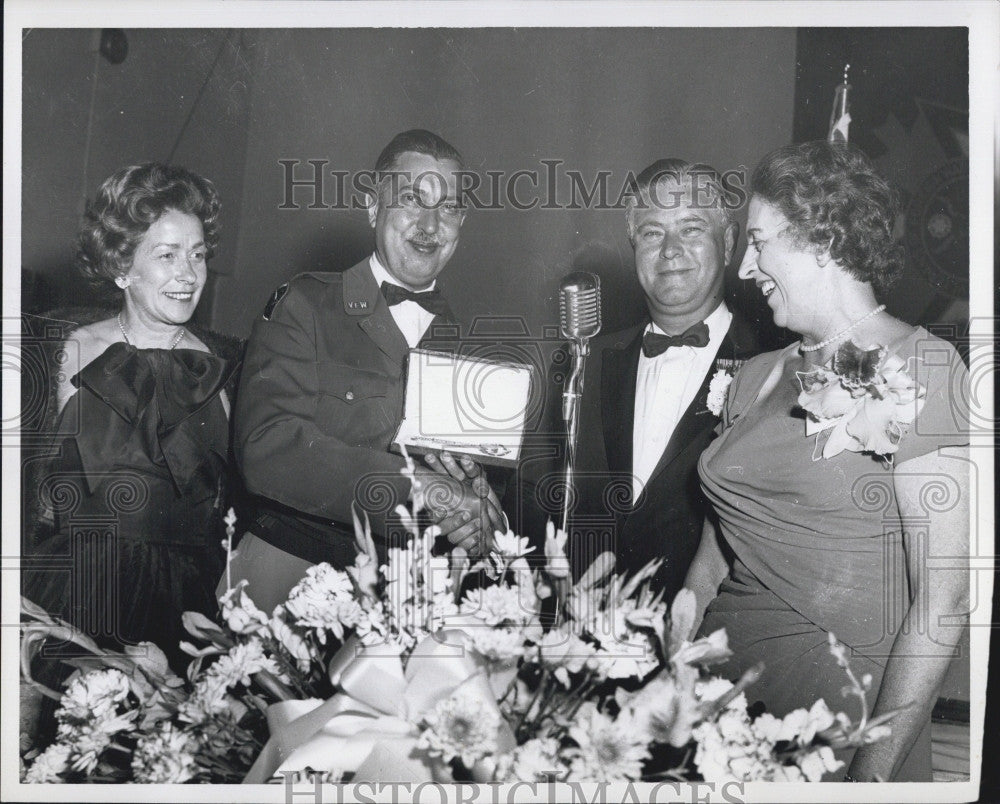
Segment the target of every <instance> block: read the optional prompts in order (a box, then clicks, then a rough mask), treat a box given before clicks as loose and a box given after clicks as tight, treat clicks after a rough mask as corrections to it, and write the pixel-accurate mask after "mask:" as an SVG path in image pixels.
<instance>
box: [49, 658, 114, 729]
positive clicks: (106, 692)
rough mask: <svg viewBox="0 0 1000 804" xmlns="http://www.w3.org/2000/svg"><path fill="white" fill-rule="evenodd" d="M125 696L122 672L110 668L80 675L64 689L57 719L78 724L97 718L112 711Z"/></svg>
mask: <svg viewBox="0 0 1000 804" xmlns="http://www.w3.org/2000/svg"><path fill="white" fill-rule="evenodd" d="M128 693H129V683H128V677H127V676H126V675H125V674H124V673H123V672H122V671H121V670H116V669H114V668H112V667H109V668H107V669H105V670H91V671H89V672H86V673H81V674H80V675H78V676H77V677H76V678H74V679H73V680H72V681H71V682H70V683H69V685H68V686H67V687H66V692H64V693H63V697H62V701H61V702H60V707H59V709H58V710H57V711H56V717H57V718H59V719H60V720H79V721H89V720H92V719H100V718H103V717H106V716H107V715H109V714H111V713H112V712H114V711H115V710H116V709H117V708H118V705H119V704H120V703H122V702H123V701H124V700H125V699H126V698H127V697H128Z"/></svg>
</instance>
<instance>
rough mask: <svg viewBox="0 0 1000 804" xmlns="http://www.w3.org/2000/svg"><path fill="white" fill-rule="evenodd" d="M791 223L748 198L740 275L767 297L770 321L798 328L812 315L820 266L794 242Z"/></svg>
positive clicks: (808, 252) (800, 329)
mask: <svg viewBox="0 0 1000 804" xmlns="http://www.w3.org/2000/svg"><path fill="white" fill-rule="evenodd" d="M790 225H791V224H790V223H789V221H788V219H787V218H786V217H785V216H784V215H783V214H782V212H781V211H780V210H779V209H778V208H777V207H774V206H772V205H771V204H768V203H767V202H766V201H763V200H761V199H760V198H758V197H757V196H754V197H753V198H751V199H750V208H749V213H748V217H747V250H746V254H744V256H743V262H742V263H741V264H740V270H739V277H740V279H746V280H750V281H752V282H754V283H756V285H757V287H758V288H760V291H761V293H763V294H764V297H765V298H766V299H767V306H768V307H770V308H771V313H772V315H773V316H774V323H775V324H776V325H777V326H779V327H787V328H788V329H791V330H794V331H796V332H800V333H801V332H802V331H803V330H802V327H804V326H806V325H807V323H808V322H809V321H812V320H814V319H815V317H816V305H817V303H818V302H820V301H821V299H820V296H821V295H822V294H821V293H820V292H819V287H820V286H819V284H818V281H819V280H820V266H819V264H818V263H817V260H816V253H815V252H813V251H810V250H807V249H805V248H803V247H802V246H799V245H797V244H796V243H795V240H794V238H793V237H792V236H791V234H790V233H788V232H786V230H787V229H788V227H789V226H790Z"/></svg>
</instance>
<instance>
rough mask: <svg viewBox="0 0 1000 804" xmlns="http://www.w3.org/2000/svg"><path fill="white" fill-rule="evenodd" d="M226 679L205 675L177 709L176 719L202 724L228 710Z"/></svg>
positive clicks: (209, 674)
mask: <svg viewBox="0 0 1000 804" xmlns="http://www.w3.org/2000/svg"><path fill="white" fill-rule="evenodd" d="M226 691H227V687H226V679H224V678H222V677H220V676H217V675H214V674H211V673H206V674H205V675H203V676H202V677H201V678H199V679H198V681H196V682H195V685H194V689H193V690H192V691H191V694H190V695H189V696H188V698H187V700H186V701H183V702H182V703H181V704H180V705H179V706H178V707H177V714H178V717H180V719H181V720H182V721H185V722H187V723H193V724H199V723H203V722H205V721H206V720H208V719H209V718H211V717H212V716H214V715H217V714H219V713H220V712H223V711H225V710H226V709H228V708H229V701H228V700H227V695H226Z"/></svg>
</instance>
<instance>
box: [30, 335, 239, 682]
mask: <svg viewBox="0 0 1000 804" xmlns="http://www.w3.org/2000/svg"><path fill="white" fill-rule="evenodd" d="M235 367H236V364H235V362H229V361H226V360H223V359H222V358H220V357H217V356H215V355H212V354H209V353H206V352H201V351H195V350H190V349H175V350H172V351H171V350H165V349H136V348H134V347H132V346H129V345H127V344H124V343H115V344H112V345H111V346H110V347H108V349H107V350H106V351H105V352H104V353H103V354H101V355H100V356H99V357H97V358H96V359H95V360H93V361H92V362H90V363H89V364H88V365H87V366H85V367H84V368H83V370H82V371H80V373H79V374H77V375H76V377H74V378H73V383H74V385H76V387H77V388H79V391H78V393H76V394H74V395H73V396H72V397H70V399H69V400H68V401H67V403H66V405H65V407H64V409H63V410H62V412H61V414H60V415H59V418H58V421H57V425H56V433H57V439H58V442H57V443H58V444H59V449H58V452H57V454H56V456H55V457H54V459H53V460H52V462H51V463H50V464H49V466H48V467H47V469H46V471H45V472H44V474H43V475H42V476H41V479H40V482H39V488H38V496H39V498H40V499H41V500H42V502H43V503H44V504H45V507H47V508H48V509H49V511H50V513H51V517H52V525H53V533H52V535H51V536H50V537H49V538H47V539H45V540H44V541H43V542H41V543H39V544H38V545H37V546H35V547H34V548H33V549H32V548H28V549H29V550H30V555H29V556H26V557H27V558H28V560H27V561H25V562H24V564H23V566H24V587H23V591H24V594H25V596H26V597H28V598H29V599H30V600H33V601H34V602H35V603H38V604H39V605H41V606H42V607H43V608H45V609H47V610H48V611H50V612H51V613H53V614H56V615H60V616H62V617H64V618H65V619H67V620H68V621H69V622H71V623H72V624H74V625H75V626H77V627H78V628H79V629H80V630H81V631H83V632H84V633H86V634H88V635H90V636H91V637H93V638H94V639H95V640H96V641H97V642H98V644H100V645H101V646H103V647H107V648H111V649H116V650H120V649H121V648H122V647H123V646H124V645H129V644H135V643H137V642H139V641H142V640H149V641H153V642H155V643H156V644H157V645H159V646H160V647H161V648H162V649H163V650H164V652H165V653H166V654H167V656H168V658H169V659H170V660H171V664H172V666H173V667H174V669H175V670H177V671H181V670H183V668H184V666H185V665H186V662H187V661H188V660H189V657H186V656H185V654H183V652H181V651H180V649H179V647H178V643H179V642H180V640H181V639H186V638H188V637H187V634H186V632H185V631H184V629H183V627H182V625H181V615H182V613H183V612H184V611H188V610H191V611H198V612H201V613H203V614H206V615H208V616H213V615H214V614H215V613H216V611H217V602H216V600H215V595H214V590H215V583H216V581H217V580H218V578H219V574H220V572H221V571H222V569H223V567H224V561H225V559H224V553H223V550H222V546H221V543H220V541H221V539H222V538H223V536H224V535H225V528H224V524H223V523H222V516H223V515H224V510H223V508H222V506H223V504H224V503H223V501H224V499H225V496H224V486H225V478H226V467H227V458H228V451H229V423H228V417H227V414H226V410H225V407H224V405H223V402H222V399H221V398H220V394H221V392H222V391H223V389H224V387H225V385H226V382H227V380H229V378H230V377H231V375H232V374H233V371H234V370H235Z"/></svg>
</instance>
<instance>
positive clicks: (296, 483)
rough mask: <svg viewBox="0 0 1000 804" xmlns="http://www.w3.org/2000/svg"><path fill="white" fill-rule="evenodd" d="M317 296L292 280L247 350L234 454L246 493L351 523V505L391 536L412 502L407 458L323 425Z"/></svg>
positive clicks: (310, 288)
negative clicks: (398, 512) (394, 517)
mask: <svg viewBox="0 0 1000 804" xmlns="http://www.w3.org/2000/svg"><path fill="white" fill-rule="evenodd" d="M316 294H317V289H316V288H315V287H314V284H313V282H311V281H309V280H298V281H296V280H293V281H292V283H291V285H290V286H289V288H288V291H287V293H285V295H284V297H283V298H281V299H280V300H279V302H278V303H275V304H273V305H271V306H270V309H269V310H268V312H267V318H263V317H262V318H259V319H258V320H257V321H256V323H255V324H254V328H253V333H252V334H251V336H250V341H249V344H248V345H247V353H246V359H245V362H244V366H243V373H242V377H241V380H240V391H239V394H238V397H237V409H236V417H235V454H236V460H237V463H238V464H239V466H240V469H241V471H242V473H243V477H244V479H245V481H246V484H247V488H248V489H249V490H250V491H251V492H253V493H255V494H259V495H261V496H263V497H267V498H269V499H271V500H275V501H276V502H278V503H281V504H282V505H286V506H289V507H291V508H294V509H296V510H298V511H302V512H304V513H307V514H311V515H313V516H319V517H323V518H325V519H332V520H336V521H339V522H342V523H350V522H351V503H352V501H355V500H356V501H357V502H358V504H359V505H360V506H361V507H362V508H363V509H365V510H367V511H368V512H369V515H370V516H371V519H372V526H373V528H375V529H376V531H378V532H384V520H385V514H386V512H387V511H391V510H392V509H393V508H394V506H395V504H396V503H403V502H405V501H406V499H407V498H408V496H409V492H410V483H409V481H408V480H406V478H404V477H403V476H402V475H400V473H399V470H400V468H401V467H402V466H403V465H404V461H403V459H402V458H401V457H400V456H398V455H392V454H390V453H388V452H385V451H384V450H375V449H369V448H366V447H364V446H358V445H356V444H350V443H347V442H345V441H344V440H341V439H340V438H338V437H337V436H335V435H331V434H330V433H329V432H324V430H323V429H321V428H320V427H319V426H318V424H317V410H318V407H319V404H318V403H319V380H318V372H317V337H318V336H317V324H318V322H317V320H316V307H315V303H316V302H315V298H316Z"/></svg>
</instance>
